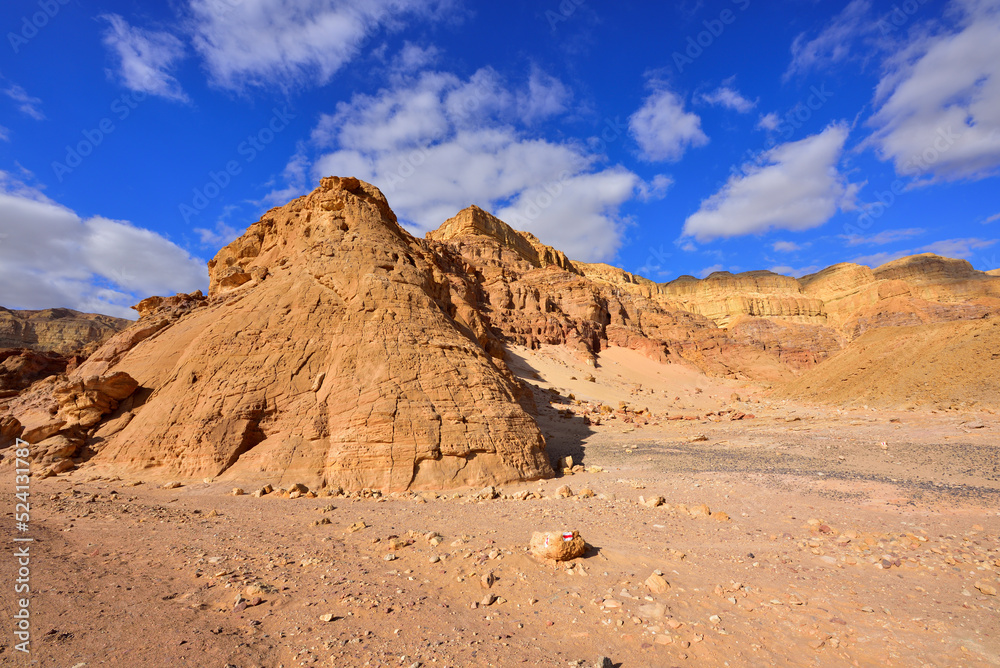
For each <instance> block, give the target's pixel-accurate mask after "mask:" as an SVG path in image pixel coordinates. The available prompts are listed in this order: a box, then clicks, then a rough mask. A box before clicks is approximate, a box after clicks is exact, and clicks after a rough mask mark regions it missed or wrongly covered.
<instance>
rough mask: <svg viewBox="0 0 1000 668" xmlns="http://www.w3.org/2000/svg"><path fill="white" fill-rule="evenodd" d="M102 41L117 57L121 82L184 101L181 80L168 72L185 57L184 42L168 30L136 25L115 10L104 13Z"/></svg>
mask: <svg viewBox="0 0 1000 668" xmlns="http://www.w3.org/2000/svg"><path fill="white" fill-rule="evenodd" d="M101 18H103V19H104V20H106V21H107V22H108V28H107V30H105V32H104V45H105V46H106V47H108V48H109V49H111V50H112V51H113V52H114V53H115V56H116V57H117V59H118V76H119V77H120V78H121V81H122V84H123V85H125V86H126V87H127V88H129V89H131V90H134V91H141V92H143V93H148V94H149V95H159V96H160V97H165V98H167V99H171V100H178V101H182V102H184V101H187V99H188V98H187V95H185V94H184V91H183V90H182V89H181V85H180V83H179V82H178V81H177V79H175V78H174V76H173V75H172V74H170V70H171V69H173V68H174V66H175V65H176V64H177V62H178V61H179V60H181V59H182V58H183V57H184V44H183V43H182V42H181V41H180V40H179V39H177V38H176V37H174V36H173V35H171V34H170V33H168V32H159V31H153V30H145V29H143V28H136V27H133V26H131V25H129V23H128V22H127V21H126V20H125V19H123V18H122V17H121V16H119V15H118V14H105V15H103V16H102V17H101Z"/></svg>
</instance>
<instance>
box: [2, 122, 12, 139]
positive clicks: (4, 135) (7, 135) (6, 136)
mask: <svg viewBox="0 0 1000 668" xmlns="http://www.w3.org/2000/svg"><path fill="white" fill-rule="evenodd" d="M0 141H10V129H9V128H5V127H4V126H2V125H0Z"/></svg>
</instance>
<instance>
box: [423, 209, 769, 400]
mask: <svg viewBox="0 0 1000 668" xmlns="http://www.w3.org/2000/svg"><path fill="white" fill-rule="evenodd" d="M427 238H428V240H429V241H431V242H432V243H431V249H432V250H433V251H434V252H435V253H436V254H437V255H439V256H440V257H442V258H445V259H447V260H448V261H449V262H450V263H452V264H453V265H454V266H456V267H463V266H464V269H462V271H463V272H464V274H465V275H466V276H467V277H468V278H467V282H466V287H464V288H463V290H464V294H463V297H464V302H465V303H466V304H468V308H469V309H470V312H475V313H478V314H479V319H480V320H481V321H482V322H483V323H484V324H485V326H486V330H485V331H484V332H482V333H481V341H482V343H483V345H484V347H486V348H487V349H489V350H491V351H493V353H494V354H500V353H498V352H496V351H497V349H498V348H500V345H499V344H500V343H501V342H502V343H516V344H519V345H525V346H528V347H535V346H537V345H540V344H550V345H565V346H568V347H570V348H572V349H573V350H575V351H576V352H577V353H578V355H579V356H580V357H582V358H584V359H589V360H591V361H592V360H593V356H594V354H595V353H596V352H598V351H600V350H601V349H602V348H603V347H605V346H607V345H617V346H622V347H627V348H633V349H635V350H639V351H642V352H643V353H645V354H646V355H648V356H649V357H651V358H653V359H656V360H658V361H662V362H667V361H673V362H679V363H685V364H691V365H694V366H697V367H698V368H700V369H701V370H703V371H705V372H706V373H710V374H713V375H725V376H731V377H741V378H750V377H761V378H768V379H775V380H776V379H780V378H783V377H788V376H789V369H788V367H786V366H785V365H783V364H782V363H781V362H780V360H779V359H778V356H777V355H775V354H772V353H771V352H768V351H765V350H764V349H763V347H762V345H760V344H759V343H758V342H755V341H745V342H742V343H739V342H735V341H734V340H732V339H731V338H730V337H728V336H727V335H726V333H725V332H724V331H723V330H720V329H719V328H718V327H717V326H716V325H715V324H714V323H713V322H712V321H711V320H709V319H708V318H706V317H704V316H701V315H698V314H694V313H691V312H689V311H687V310H684V309H682V308H681V307H680V306H679V305H676V304H674V303H672V302H670V301H669V300H666V299H662V298H660V297H659V296H658V290H659V288H658V286H657V285H656V284H655V283H653V282H652V281H648V280H647V279H644V278H641V277H637V276H634V275H632V274H629V273H628V272H625V271H623V270H621V269H617V268H615V267H610V266H608V265H601V264H584V263H574V262H572V261H570V260H568V259H567V258H566V256H565V255H563V254H562V253H561V252H559V251H556V250H555V249H552V248H549V247H548V246H544V245H543V244H541V243H540V242H539V241H538V240H537V239H536V238H535V237H533V236H531V235H530V234H526V233H523V232H517V231H515V230H512V229H511V228H510V227H509V226H508V225H507V224H506V223H504V222H502V221H500V220H499V219H497V218H496V217H494V216H492V215H491V214H489V213H487V212H486V211H483V210H482V209H480V208H479V207H475V206H473V207H469V208H467V209H464V210H462V211H460V212H459V213H458V215H456V216H455V217H453V218H451V219H449V220H447V221H445V223H444V224H443V225H441V227H440V228H439V229H438V230H435V231H433V232H429V233H428V234H427Z"/></svg>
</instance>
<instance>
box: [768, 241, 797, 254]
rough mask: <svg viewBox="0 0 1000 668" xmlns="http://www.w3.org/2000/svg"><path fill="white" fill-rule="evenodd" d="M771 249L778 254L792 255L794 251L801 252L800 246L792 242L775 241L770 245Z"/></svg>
mask: <svg viewBox="0 0 1000 668" xmlns="http://www.w3.org/2000/svg"><path fill="white" fill-rule="evenodd" d="M771 248H773V249H774V250H775V251H777V252H778V253H794V252H795V251H800V250H802V246H800V245H799V244H797V243H795V242H794V241H775V242H774V243H773V244H771Z"/></svg>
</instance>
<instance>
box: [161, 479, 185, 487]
mask: <svg viewBox="0 0 1000 668" xmlns="http://www.w3.org/2000/svg"><path fill="white" fill-rule="evenodd" d="M182 486H183V485H181V483H179V482H177V481H176V480H173V481H171V482H167V483H163V485H162V486H161V489H177V488H178V487H182Z"/></svg>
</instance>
